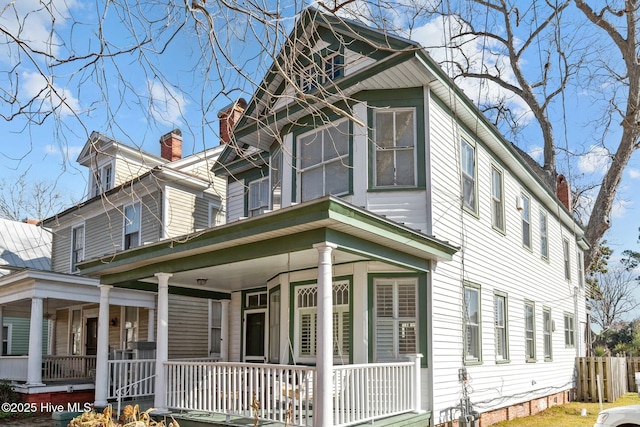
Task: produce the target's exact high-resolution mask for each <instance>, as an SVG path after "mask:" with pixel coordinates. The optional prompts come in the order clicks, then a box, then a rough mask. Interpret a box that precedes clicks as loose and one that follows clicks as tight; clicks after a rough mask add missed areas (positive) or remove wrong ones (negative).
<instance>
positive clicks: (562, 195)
mask: <svg viewBox="0 0 640 427" xmlns="http://www.w3.org/2000/svg"><path fill="white" fill-rule="evenodd" d="M556 184H557V185H556V194H557V195H558V199H560V202H562V204H563V205H564V207H565V208H567V209H568V210H569V211H571V191H570V190H569V182H567V179H566V178H565V177H564V175H562V174H560V175H558V177H557V178H556Z"/></svg>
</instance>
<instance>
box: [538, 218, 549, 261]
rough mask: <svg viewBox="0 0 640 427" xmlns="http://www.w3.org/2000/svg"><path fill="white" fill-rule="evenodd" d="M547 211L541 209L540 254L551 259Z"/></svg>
mask: <svg viewBox="0 0 640 427" xmlns="http://www.w3.org/2000/svg"><path fill="white" fill-rule="evenodd" d="M548 228H549V227H548V219H547V214H546V212H543V211H540V255H541V256H542V258H544V259H549V230H548Z"/></svg>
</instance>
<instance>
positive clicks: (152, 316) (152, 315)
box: [147, 308, 156, 342]
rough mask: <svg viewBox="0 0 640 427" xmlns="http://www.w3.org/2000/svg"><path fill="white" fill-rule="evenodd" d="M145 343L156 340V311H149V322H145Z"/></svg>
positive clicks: (152, 309) (153, 309)
mask: <svg viewBox="0 0 640 427" xmlns="http://www.w3.org/2000/svg"><path fill="white" fill-rule="evenodd" d="M147 323H148V324H149V326H148V327H147V341H149V342H154V341H155V340H156V309H155V308H150V309H149V320H148V322H147Z"/></svg>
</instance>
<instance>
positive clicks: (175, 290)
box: [114, 280, 231, 300]
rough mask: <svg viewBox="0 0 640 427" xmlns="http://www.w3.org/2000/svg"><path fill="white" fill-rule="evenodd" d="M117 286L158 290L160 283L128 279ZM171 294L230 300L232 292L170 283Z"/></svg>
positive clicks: (140, 289) (151, 290) (150, 290)
mask: <svg viewBox="0 0 640 427" xmlns="http://www.w3.org/2000/svg"><path fill="white" fill-rule="evenodd" d="M114 285H115V287H118V288H123V289H134V290H138V291H147V292H158V285H156V284H155V283H149V282H140V281H137V280H127V281H122V282H118V283H116V284H114ZM169 294H171V295H182V296H187V297H196V298H207V299H214V300H230V299H231V294H230V293H227V292H218V291H207V290H203V289H194V288H184V287H181V286H174V285H171V284H169Z"/></svg>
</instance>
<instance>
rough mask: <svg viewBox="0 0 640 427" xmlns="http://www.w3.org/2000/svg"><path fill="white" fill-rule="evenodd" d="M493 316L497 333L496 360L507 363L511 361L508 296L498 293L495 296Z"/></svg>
mask: <svg viewBox="0 0 640 427" xmlns="http://www.w3.org/2000/svg"><path fill="white" fill-rule="evenodd" d="M493 316H494V325H495V333H496V360H497V361H505V360H508V359H509V336H508V329H507V297H506V295H504V294H498V293H496V294H494V295H493Z"/></svg>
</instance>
